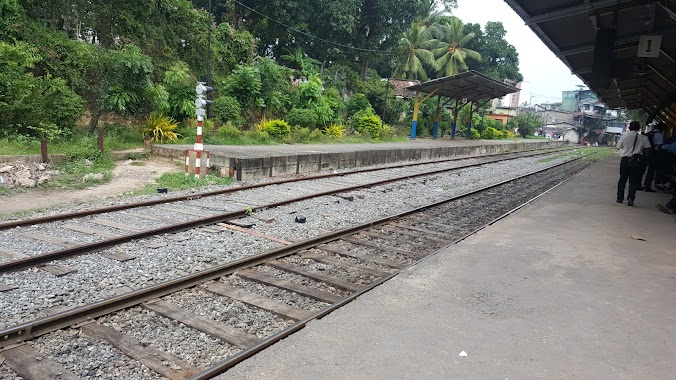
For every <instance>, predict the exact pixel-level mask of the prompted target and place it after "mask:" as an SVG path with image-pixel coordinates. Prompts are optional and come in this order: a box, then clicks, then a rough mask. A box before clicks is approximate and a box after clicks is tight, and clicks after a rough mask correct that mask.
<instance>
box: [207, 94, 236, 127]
mask: <svg viewBox="0 0 676 380" xmlns="http://www.w3.org/2000/svg"><path fill="white" fill-rule="evenodd" d="M211 110H212V112H213V113H214V119H216V120H218V121H219V122H221V123H223V124H225V123H231V124H232V125H234V126H236V127H241V126H242V125H244V119H243V118H242V106H240V104H239V102H238V101H237V99H235V98H234V97H232V96H220V97H219V98H218V99H216V100H214V103H213V104H212V105H211Z"/></svg>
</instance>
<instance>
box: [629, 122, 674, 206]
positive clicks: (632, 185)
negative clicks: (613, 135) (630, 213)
mask: <svg viewBox="0 0 676 380" xmlns="http://www.w3.org/2000/svg"><path fill="white" fill-rule="evenodd" d="M665 128H666V125H665V124H663V123H661V124H658V125H656V126H655V127H654V128H653V129H652V130H651V131H650V132H648V133H647V134H642V133H639V131H640V130H641V124H640V123H639V122H637V121H632V122H631V123H630V124H629V131H628V132H627V133H625V134H624V136H622V138H621V139H620V141H619V142H618V144H617V149H618V150H620V151H621V155H622V159H621V161H620V180H619V181H618V182H617V200H616V202H617V203H624V199H625V198H624V193H625V188H626V186H627V181H629V191H628V194H627V198H626V199H627V205H629V206H633V205H634V201H635V199H636V192H637V191H645V192H655V191H657V190H661V191H665V192H668V193H671V195H672V197H671V200H669V202H667V203H666V204H661V203H659V204H657V209H658V210H660V211H662V212H664V213H667V214H676V186H675V185H676V178H675V177H674V174H675V173H674V163H676V136H673V137H670V138H669V139H664V136H663V132H664V130H665ZM644 175H645V178H644ZM653 183H654V184H655V189H657V190H655V189H653Z"/></svg>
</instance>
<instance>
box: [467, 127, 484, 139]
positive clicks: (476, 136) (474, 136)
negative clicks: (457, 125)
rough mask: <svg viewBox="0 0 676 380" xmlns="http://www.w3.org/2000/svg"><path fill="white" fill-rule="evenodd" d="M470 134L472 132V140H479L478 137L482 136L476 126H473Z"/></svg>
mask: <svg viewBox="0 0 676 380" xmlns="http://www.w3.org/2000/svg"><path fill="white" fill-rule="evenodd" d="M466 134H467V133H466V131H465V135H466ZM470 134H471V136H470V140H478V139H480V138H481V135H480V134H479V131H477V130H476V129H474V128H472V132H470Z"/></svg>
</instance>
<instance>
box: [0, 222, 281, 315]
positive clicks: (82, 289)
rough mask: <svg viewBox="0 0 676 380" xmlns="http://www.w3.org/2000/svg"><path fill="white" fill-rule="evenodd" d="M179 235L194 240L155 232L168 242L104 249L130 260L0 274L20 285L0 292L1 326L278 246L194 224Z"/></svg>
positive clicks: (74, 262) (78, 260) (94, 258)
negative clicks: (61, 272) (57, 272)
mask: <svg viewBox="0 0 676 380" xmlns="http://www.w3.org/2000/svg"><path fill="white" fill-rule="evenodd" d="M181 235H182V236H187V237H190V240H186V241H175V240H170V239H166V238H155V239H152V241H158V242H162V243H166V244H167V245H166V246H164V247H160V248H156V249H152V248H148V247H145V246H144V243H147V242H149V241H151V240H139V241H136V242H131V243H127V244H124V245H122V246H118V247H114V248H111V249H109V250H106V251H104V252H102V253H124V254H128V255H132V256H135V257H136V259H134V260H130V261H125V262H118V261H116V260H112V259H109V258H105V257H102V256H100V255H98V254H91V255H85V256H79V257H75V258H70V259H67V260H62V261H59V262H58V264H59V265H66V266H70V267H73V268H81V269H78V270H77V271H76V272H72V273H69V274H67V275H65V276H61V277H57V276H54V275H53V274H51V273H47V272H44V271H42V270H38V269H36V268H31V269H29V270H25V271H20V272H12V273H5V274H2V275H0V282H3V283H5V284H12V285H16V286H18V287H19V288H18V289H15V290H12V291H7V292H0V328H5V327H8V326H12V325H14V324H18V323H22V322H27V321H29V320H32V319H34V318H35V315H36V314H37V313H38V312H40V311H41V310H44V309H47V308H50V307H53V306H57V305H62V306H68V307H69V308H73V307H77V306H83V305H86V304H89V303H92V302H95V301H100V300H103V299H106V298H110V297H112V296H114V295H116V294H117V293H116V292H117V291H119V289H121V288H123V287H130V288H132V289H140V288H143V287H147V286H150V285H154V284H157V283H160V282H162V281H168V280H171V279H174V278H177V277H180V276H182V275H186V274H189V273H195V272H198V271H201V270H204V269H207V268H210V267H213V266H215V265H218V264H223V263H226V262H230V261H233V260H237V259H241V258H244V257H247V256H250V255H254V254H256V253H260V252H261V251H265V250H268V249H271V248H274V247H277V246H279V244H277V243H274V242H270V241H268V240H264V239H260V238H257V237H254V236H251V235H248V234H244V233H240V232H235V231H223V232H220V233H210V232H204V231H202V230H191V231H185V232H182V233H181Z"/></svg>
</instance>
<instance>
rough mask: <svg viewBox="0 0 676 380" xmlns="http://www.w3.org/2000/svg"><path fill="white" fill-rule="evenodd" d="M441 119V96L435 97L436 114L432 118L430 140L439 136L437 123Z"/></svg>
mask: <svg viewBox="0 0 676 380" xmlns="http://www.w3.org/2000/svg"><path fill="white" fill-rule="evenodd" d="M440 119H441V96H437V114H436V116H435V117H434V132H432V138H434V139H436V138H437V137H438V136H439V121H440Z"/></svg>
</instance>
